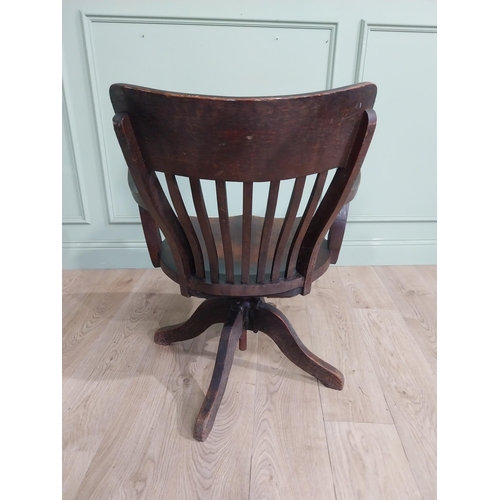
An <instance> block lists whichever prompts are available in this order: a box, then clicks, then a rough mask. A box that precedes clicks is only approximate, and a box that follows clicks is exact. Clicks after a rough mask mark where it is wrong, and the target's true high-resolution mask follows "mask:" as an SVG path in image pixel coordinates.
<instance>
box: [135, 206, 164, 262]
mask: <svg viewBox="0 0 500 500" xmlns="http://www.w3.org/2000/svg"><path fill="white" fill-rule="evenodd" d="M139 215H140V216H141V223H142V229H143V231H144V237H145V239H146V245H147V247H148V252H149V256H150V257H151V263H152V264H153V266H154V267H160V253H161V236H160V229H159V228H158V224H156V222H155V220H154V218H153V217H152V216H151V214H150V213H149V212H148V211H147V210H146V209H145V208H142V207H141V206H140V205H139Z"/></svg>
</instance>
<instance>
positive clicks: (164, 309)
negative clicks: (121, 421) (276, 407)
mask: <svg viewBox="0 0 500 500" xmlns="http://www.w3.org/2000/svg"><path fill="white" fill-rule="evenodd" d="M65 303H66V304H67V306H68V308H67V310H65V306H64V304H65ZM200 303H201V300H200V299H188V298H186V297H183V296H181V295H179V294H168V293H158V292H144V293H143V292H141V293H134V292H131V293H125V292H117V293H92V292H91V293H78V292H77V293H66V294H65V301H64V302H63V316H64V320H63V337H64V340H63V352H64V353H65V354H63V365H64V360H65V358H68V357H69V358H70V360H71V362H72V363H73V365H74V366H72V368H73V370H72V372H71V375H69V378H78V377H79V374H80V369H79V368H80V367H81V366H80V365H79V363H83V364H84V365H85V368H86V369H85V370H83V373H84V374H85V375H84V377H83V376H82V379H83V378H84V379H85V380H86V381H87V382H94V381H97V382H99V381H106V380H111V379H116V378H127V377H135V376H138V375H139V374H141V375H144V374H146V375H148V374H149V375H151V376H154V377H155V378H156V379H157V380H158V381H159V382H160V383H161V384H163V385H164V387H165V388H166V389H167V390H169V391H170V392H171V393H172V394H174V401H175V403H176V407H177V408H176V410H177V412H176V415H177V429H178V432H179V434H180V435H181V436H182V437H184V438H186V439H190V440H192V439H193V428H194V424H195V421H196V418H197V414H198V410H199V408H200V407H201V405H202V403H203V400H204V398H205V390H206V389H207V388H208V383H209V382H208V383H207V387H206V388H204V389H203V388H202V387H200V385H199V383H198V382H197V381H196V380H195V378H194V377H192V376H189V375H186V376H185V377H183V380H182V383H183V384H185V385H186V387H185V388H184V389H189V388H190V390H179V388H178V381H177V380H166V381H165V380H164V379H162V378H161V377H158V373H157V372H155V371H154V370H152V369H151V368H150V365H148V364H147V363H146V364H144V363H142V364H140V365H137V364H136V365H135V366H134V367H133V368H132V367H130V368H131V371H130V373H128V372H127V368H126V367H127V363H126V359H123V357H122V358H121V359H119V357H120V350H121V352H123V353H124V354H123V355H124V356H126V355H127V354H126V353H127V352H128V353H129V354H130V353H131V351H130V348H129V350H128V351H127V344H129V343H130V342H133V343H135V344H137V346H139V347H138V348H140V349H143V350H144V352H146V350H148V349H151V350H152V351H151V352H152V355H153V356H154V355H155V354H154V353H155V351H158V353H159V352H160V351H161V350H164V349H168V350H170V351H171V352H172V354H174V355H175V358H177V359H178V360H179V364H180V367H181V368H182V367H186V366H188V365H189V362H190V360H191V359H197V357H200V358H204V359H210V360H212V361H213V364H214V363H215V358H216V355H217V347H218V343H217V342H215V341H214V339H215V338H216V337H218V336H219V335H220V332H221V330H222V326H223V325H222V324H216V325H213V326H212V327H210V328H209V329H208V330H206V331H205V332H204V333H202V334H201V335H200V336H198V337H196V338H194V339H191V340H186V341H183V342H178V343H175V344H172V345H170V346H159V345H156V344H154V340H153V338H154V333H155V332H156V330H157V329H158V328H159V327H161V326H166V325H172V324H178V323H182V322H183V321H186V320H187V319H188V318H189V317H190V315H191V314H192V313H193V311H194V310H195V309H196V308H197V306H198V305H199V304H200ZM143 324H146V325H147V328H145V326H144V325H143ZM298 333H299V336H300V332H298ZM106 335H110V336H113V339H116V340H112V339H111V338H110V339H106V338H105V336H106ZM248 335H255V334H254V333H253V332H248ZM258 335H264V334H262V333H259V334H258ZM141 336H142V337H143V338H144V342H143V341H142V340H140V337H141ZM138 339H139V340H138ZM96 343H97V344H96ZM99 344H100V345H102V348H103V351H106V352H103V358H101V359H95V360H89V359H88V356H87V357H86V356H85V350H86V349H87V351H88V350H90V349H92V350H95V349H96V345H99ZM120 344H121V346H120ZM113 348H115V349H116V351H114V350H113ZM78 350H79V351H80V354H79V356H80V358H79V357H78V355H77V354H75V352H78ZM107 351H109V355H108V352H107ZM272 354H273V356H272V357H271V352H270V351H269V350H266V349H264V348H261V349H259V350H258V354H257V357H258V362H255V361H250V360H249V359H245V356H244V354H243V355H242V356H238V357H235V359H234V363H233V366H240V367H244V368H247V369H248V370H250V371H251V370H256V371H257V372H261V373H266V372H269V370H270V366H273V365H274V364H275V363H276V354H275V352H273V353H272ZM279 355H280V356H282V357H284V355H283V354H282V353H281V352H280V353H279ZM249 356H250V353H249ZM103 360H104V361H103ZM93 362H95V363H96V369H93V367H92V363H93ZM103 363H106V366H105V368H104V369H103V368H102V366H103ZM284 363H285V365H286V364H287V363H290V367H291V366H293V364H292V362H291V361H289V360H288V359H286V360H285V361H284ZM98 364H100V366H98ZM213 364H212V365H211V367H209V368H208V370H209V371H210V377H211V374H212V370H213ZM285 365H283V366H285ZM137 366H141V369H140V370H138V369H137ZM181 372H182V369H181ZM279 376H281V377H286V378H288V379H291V380H300V381H303V382H306V383H308V384H315V385H317V383H318V382H317V380H316V379H315V378H314V377H312V376H311V375H309V374H307V373H305V372H303V373H299V372H297V371H289V370H283V369H280V373H279Z"/></svg>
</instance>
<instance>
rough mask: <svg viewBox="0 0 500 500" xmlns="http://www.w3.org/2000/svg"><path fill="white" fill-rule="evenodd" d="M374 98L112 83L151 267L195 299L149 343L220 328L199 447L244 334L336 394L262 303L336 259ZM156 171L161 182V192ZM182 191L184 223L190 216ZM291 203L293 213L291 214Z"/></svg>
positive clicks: (346, 92)
mask: <svg viewBox="0 0 500 500" xmlns="http://www.w3.org/2000/svg"><path fill="white" fill-rule="evenodd" d="M376 92H377V88H376V86H375V85H373V84H371V83H360V84H356V85H351V86H348V87H343V88H339V89H334V90H327V91H322V92H315V93H310V94H301V95H290V96H282V97H259V98H255V97H252V98H246V97H236V98H234V97H231V98H229V97H212V96H203V95H191V94H179V93H172V92H163V91H159V90H153V89H149V88H144V87H137V86H134V85H127V84H114V85H112V86H111V88H110V96H111V102H112V104H113V108H114V111H115V113H116V114H115V116H114V118H113V123H114V127H115V132H116V135H117V138H118V141H119V143H120V146H121V149H122V151H123V155H124V157H125V160H126V162H127V165H128V168H129V177H130V178H131V179H130V180H131V187H132V191H133V195H134V198H135V200H136V201H137V203H138V205H139V212H140V216H141V221H142V226H143V229H144V234H145V238H146V242H147V247H148V250H149V254H150V256H151V261H152V263H153V265H154V266H155V267H161V268H162V270H163V271H164V272H165V274H167V276H169V277H170V278H171V279H172V280H174V281H175V282H176V283H178V284H179V287H180V293H181V294H182V295H184V296H186V297H190V296H195V297H201V298H204V299H206V300H205V301H204V302H202V304H201V305H200V306H199V307H198V309H197V310H196V311H195V312H194V314H193V315H192V316H191V317H190V318H189V319H188V320H187V321H186V322H184V323H182V324H179V325H173V326H165V327H163V328H160V329H159V330H158V331H157V332H156V333H155V337H154V339H155V342H156V343H157V344H160V345H169V344H172V343H173V342H180V341H183V340H187V339H192V338H194V337H196V336H198V335H200V334H201V333H203V332H204V331H205V330H206V329H207V328H208V327H209V326H210V325H212V324H214V323H223V324H224V326H223V328H222V333H221V336H220V343H219V349H218V352H217V357H216V360H215V367H214V372H213V376H212V380H211V382H210V386H209V389H208V391H207V395H206V398H205V401H204V403H203V405H202V407H201V410H200V413H199V415H198V418H197V420H196V424H195V429H194V437H195V439H197V440H199V441H203V440H205V439H206V438H207V436H208V434H209V433H210V430H211V429H212V426H213V424H214V420H215V417H216V414H217V410H218V408H219V406H220V403H221V400H222V396H223V394H224V389H225V387H226V384H227V380H228V377H229V372H230V369H231V364H232V362H233V358H234V353H235V350H236V347H237V345H238V344H239V346H240V349H242V350H244V349H245V348H246V334H247V330H252V331H254V332H257V331H261V332H264V333H265V334H267V335H268V336H269V337H271V339H273V340H274V342H276V344H277V345H278V347H279V348H280V349H281V351H282V352H283V353H284V355H285V356H287V357H288V358H289V359H290V360H291V361H292V362H293V363H295V364H296V365H297V366H299V367H300V368H302V369H303V370H304V371H306V372H307V373H309V374H310V375H312V376H313V377H315V378H317V379H318V380H319V381H320V382H321V383H323V384H324V385H325V386H327V387H330V388H332V389H337V390H341V389H342V387H343V384H344V377H343V375H342V373H340V371H339V370H337V369H336V368H334V367H333V366H331V365H329V364H328V363H326V362H325V361H323V360H321V359H320V358H318V357H317V356H316V355H314V354H313V353H312V352H310V351H309V350H308V349H307V348H306V346H305V345H304V344H303V343H302V342H301V340H300V339H299V337H298V336H297V334H296V333H295V331H294V329H293V327H292V325H291V324H290V322H289V321H288V320H287V318H286V317H285V316H284V315H283V314H282V313H281V312H280V311H279V310H278V309H277V308H276V307H274V306H272V305H270V304H268V303H266V302H265V297H293V296H295V295H297V294H302V295H306V294H308V293H309V292H310V290H311V285H312V282H313V281H314V280H315V279H317V278H318V277H319V276H321V275H322V274H323V273H324V272H325V271H326V270H327V269H328V267H329V265H330V264H331V263H335V262H336V261H337V257H338V254H339V251H340V247H341V244H342V239H343V235H344V230H345V223H346V219H347V212H348V206H349V205H348V204H349V201H350V200H351V199H352V197H353V195H354V193H355V191H356V189H357V182H358V181H359V174H360V168H361V165H362V163H363V160H364V158H365V155H366V152H367V150H368V147H369V145H370V141H371V139H372V136H373V132H374V130H375V125H376V114H375V112H374V111H373V109H372V108H373V105H374V102H375V96H376ZM332 169H335V172H334V175H333V177H332V176H328V172H329V171H330V170H332ZM159 174H163V175H165V181H166V182H165V185H166V189H165V191H164V190H163V188H162V184H160V182H159V178H158V175H159ZM180 177H185V178H188V179H189V186H190V191H191V192H190V193H189V192H188V193H187V194H186V189H183V190H181V189H180V188H179V183H178V180H179V178H180ZM311 177H312V179H313V186H312V189H309V190H307V189H305V186H306V178H311ZM330 178H331V179H332V180H331V181H330V180H329V179H330ZM288 179H292V181H290V182H292V183H293V189H292V192H291V196H290V198H289V200H288V201H287V209H286V213H285V214H284V217H282V218H277V217H276V216H275V215H276V206H277V201H278V194H279V191H280V184H282V181H285V180H288ZM202 180H209V181H215V182H214V183H213V184H215V196H216V200H217V210H216V212H217V215H218V216H217V217H209V214H208V211H207V203H206V202H207V200H206V199H205V191H204V189H202V183H201V181H202ZM327 180H328V182H327ZM186 182H187V181H186ZM229 183H230V184H229ZM233 183H241V186H240V188H241V191H240V193H241V192H242V193H243V194H242V200H241V206H242V210H241V215H234V216H231V215H230V214H229V212H228V191H230V188H231V187H234V184H233ZM255 183H268V184H266V185H267V186H269V188H268V194H267V199H266V200H265V203H264V205H265V211H264V216H263V217H262V216H257V215H255V207H256V205H257V203H255V197H254V196H253V192H254V185H255ZM205 184H206V183H205ZM213 184H212V185H213ZM307 185H309V184H307ZM188 191H189V190H188ZM187 195H189V196H190V197H192V203H193V204H194V210H193V212H195V214H194V213H192V214H191V215H190V214H189V213H188V210H187V208H186V196H187ZM303 197H304V198H305V200H304V201H305V202H304V203H302V205H301V201H302V198H303ZM299 206H302V207H304V206H305V208H304V209H303V211H302V212H301V213H299ZM253 209H254V210H253ZM212 215H213V214H212ZM282 215H283V214H282ZM327 234H328V236H327Z"/></svg>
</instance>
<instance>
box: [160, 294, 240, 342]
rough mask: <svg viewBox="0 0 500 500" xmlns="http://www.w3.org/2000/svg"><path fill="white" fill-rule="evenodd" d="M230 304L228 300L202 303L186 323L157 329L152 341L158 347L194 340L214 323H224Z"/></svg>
mask: <svg viewBox="0 0 500 500" xmlns="http://www.w3.org/2000/svg"><path fill="white" fill-rule="evenodd" d="M231 304H232V301H231V300H230V299H226V298H220V299H209V300H206V301H205V302H202V303H201V304H200V305H199V306H198V309H196V311H195V312H194V313H193V314H192V315H191V316H190V317H189V319H188V320H187V321H184V322H183V323H179V324H178V325H170V326H164V327H162V328H159V329H158V330H157V331H156V332H155V335H154V341H155V343H156V344H159V345H170V344H173V343H174V342H182V341H183V340H189V339H194V338H195V337H198V335H201V334H202V333H203V332H204V331H205V330H206V329H207V328H209V327H210V326H212V325H214V324H215V323H224V321H226V317H227V315H228V312H229V308H230V306H231Z"/></svg>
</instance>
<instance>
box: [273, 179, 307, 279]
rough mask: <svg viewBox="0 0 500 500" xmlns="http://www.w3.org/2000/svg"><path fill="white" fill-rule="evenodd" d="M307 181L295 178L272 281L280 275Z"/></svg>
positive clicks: (279, 240)
mask: <svg viewBox="0 0 500 500" xmlns="http://www.w3.org/2000/svg"><path fill="white" fill-rule="evenodd" d="M305 183H306V177H299V178H297V179H295V184H294V185H293V191H292V196H291V198H290V203H289V204H288V209H287V212H286V215H285V220H284V221H283V224H282V225H281V230H280V235H279V237H278V242H277V244H276V250H275V251H274V258H273V267H272V270H271V281H276V280H277V279H278V278H279V277H280V270H281V262H282V259H283V255H284V252H285V248H286V247H287V244H288V243H290V242H289V238H290V234H291V232H292V228H293V226H294V223H295V222H296V217H297V211H298V209H299V205H300V201H301V199H302V193H303V191H304V185H305Z"/></svg>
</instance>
